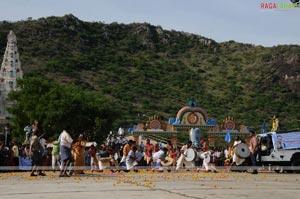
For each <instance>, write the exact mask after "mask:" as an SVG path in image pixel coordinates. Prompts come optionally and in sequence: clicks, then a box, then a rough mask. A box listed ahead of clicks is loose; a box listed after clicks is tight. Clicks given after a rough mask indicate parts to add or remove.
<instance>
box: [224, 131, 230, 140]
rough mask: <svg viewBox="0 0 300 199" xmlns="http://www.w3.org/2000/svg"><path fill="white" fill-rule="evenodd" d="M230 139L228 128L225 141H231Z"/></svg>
mask: <svg viewBox="0 0 300 199" xmlns="http://www.w3.org/2000/svg"><path fill="white" fill-rule="evenodd" d="M230 141H231V136H230V130H227V132H226V135H225V142H230Z"/></svg>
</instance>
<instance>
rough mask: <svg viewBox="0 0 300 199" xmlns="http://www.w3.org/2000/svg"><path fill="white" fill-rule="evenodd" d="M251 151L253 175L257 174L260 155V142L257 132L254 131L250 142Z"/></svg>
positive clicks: (251, 132) (251, 133)
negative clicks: (258, 154)
mask: <svg viewBox="0 0 300 199" xmlns="http://www.w3.org/2000/svg"><path fill="white" fill-rule="evenodd" d="M249 150H250V157H251V163H252V166H253V167H254V168H253V172H252V174H257V168H256V166H257V162H256V157H257V153H258V140H257V137H256V136H255V132H254V131H253V130H251V131H250V142H249Z"/></svg>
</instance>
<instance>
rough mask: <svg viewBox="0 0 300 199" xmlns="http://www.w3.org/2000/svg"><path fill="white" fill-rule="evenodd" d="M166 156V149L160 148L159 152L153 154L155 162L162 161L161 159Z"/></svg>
mask: <svg viewBox="0 0 300 199" xmlns="http://www.w3.org/2000/svg"><path fill="white" fill-rule="evenodd" d="M165 157H166V156H165V153H164V151H162V150H159V151H158V152H155V153H154V154H153V162H156V163H160V162H161V159H164V158H165Z"/></svg>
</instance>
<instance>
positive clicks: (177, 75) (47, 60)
mask: <svg viewBox="0 0 300 199" xmlns="http://www.w3.org/2000/svg"><path fill="white" fill-rule="evenodd" d="M9 30H13V31H14V32H15V34H16V35H17V39H18V48H19V53H20V56H21V57H20V58H21V61H22V68H23V70H24V74H25V76H27V77H30V76H40V77H44V78H47V79H49V80H54V81H56V82H59V83H61V84H75V85H78V86H80V87H82V88H84V89H87V90H92V91H94V92H97V93H100V94H102V95H104V96H106V97H108V98H109V99H111V100H112V101H114V102H115V104H116V107H118V109H119V111H120V113H121V117H120V118H118V119H117V122H116V124H115V126H116V127H117V126H119V125H122V126H130V125H132V124H133V123H135V122H137V121H138V120H139V119H142V118H138V115H141V114H145V115H147V116H151V115H152V114H156V115H159V116H160V117H162V118H164V119H167V118H168V117H171V116H176V114H177V111H178V110H179V109H180V108H181V107H182V106H184V105H186V103H187V102H188V100H189V99H190V98H191V97H194V99H195V100H196V101H197V102H198V104H199V105H200V106H201V107H203V108H204V109H206V111H207V112H208V114H209V116H210V117H215V118H217V119H218V121H219V123H220V122H221V121H222V120H223V119H224V118H225V117H226V115H231V116H233V117H235V118H236V119H237V121H238V122H239V123H240V124H245V125H249V126H251V127H253V128H255V129H259V128H260V125H261V123H262V120H263V119H265V120H266V121H267V125H268V128H270V125H271V123H270V121H271V117H272V115H273V114H276V113H278V114H279V116H280V118H281V120H282V125H283V126H284V127H285V128H296V127H298V123H297V120H299V119H300V113H299V111H298V110H299V109H300V103H299V98H300V46H299V45H284V46H276V47H272V48H266V47H263V46H254V45H250V44H242V43H236V42H234V41H228V42H224V43H217V42H215V41H214V40H212V39H208V38H205V37H202V36H199V35H194V34H190V33H186V32H178V31H175V30H164V29H162V28H161V27H159V26H153V25H151V24H147V23H132V24H128V25H125V24H118V23H111V24H105V23H102V22H84V21H81V20H79V19H78V18H76V17H75V16H73V15H66V16H64V17H48V18H40V19H38V20H25V21H18V22H7V21H2V22H0V52H1V54H2V55H3V54H4V50H5V46H6V36H7V34H8V32H9ZM1 59H2V57H1Z"/></svg>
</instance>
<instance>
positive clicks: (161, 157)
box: [153, 147, 168, 171]
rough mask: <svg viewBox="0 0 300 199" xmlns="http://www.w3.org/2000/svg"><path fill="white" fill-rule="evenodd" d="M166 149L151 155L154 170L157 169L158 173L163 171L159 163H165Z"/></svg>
mask: <svg viewBox="0 0 300 199" xmlns="http://www.w3.org/2000/svg"><path fill="white" fill-rule="evenodd" d="M167 152H168V149H167V148H166V147H164V148H162V149H161V150H159V151H158V152H155V153H154V155H153V163H154V169H158V170H159V171H163V169H164V168H163V166H162V164H161V162H167V160H166V157H167Z"/></svg>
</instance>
